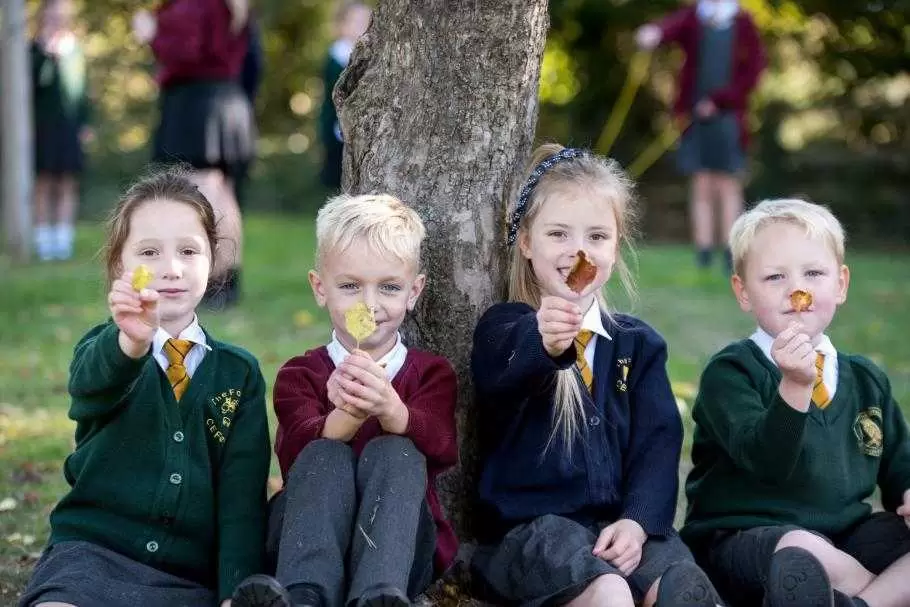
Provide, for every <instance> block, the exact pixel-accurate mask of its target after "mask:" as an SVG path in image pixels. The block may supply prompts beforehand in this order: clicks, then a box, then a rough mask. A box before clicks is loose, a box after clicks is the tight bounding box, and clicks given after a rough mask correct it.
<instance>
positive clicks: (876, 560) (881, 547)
mask: <svg viewBox="0 0 910 607" xmlns="http://www.w3.org/2000/svg"><path fill="white" fill-rule="evenodd" d="M841 547H842V548H843V549H844V551H845V552H848V553H849V554H851V555H852V556H855V557H856V559H857V560H858V561H859V562H860V563H862V564H863V565H864V566H865V567H866V568H867V569H868V570H869V571H871V572H872V574H875V575H877V577H874V578H873V579H872V581H871V582H870V583H869V585H868V586H866V587H865V588H864V589H863V590H862V591H861V592H860V593H859V595H858V596H859V597H860V598H861V599H863V600H865V601H866V602H867V603H868V604H869V605H870V607H879V606H887V605H910V584H908V583H907V579H908V578H910V529H908V528H907V525H906V524H905V523H904V520H903V519H902V518H901V517H899V516H897V515H896V514H894V513H893V512H879V513H876V514H874V515H872V516H871V517H869V519H868V520H866V521H865V522H864V523H862V524H860V525H859V526H857V528H856V529H854V530H853V532H852V533H850V535H849V536H848V537H847V538H846V540H845V541H844V542H843V543H842V545H841ZM851 596H852V595H851Z"/></svg>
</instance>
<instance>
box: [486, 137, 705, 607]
mask: <svg viewBox="0 0 910 607" xmlns="http://www.w3.org/2000/svg"><path fill="white" fill-rule="evenodd" d="M532 162H533V164H532V166H533V167H534V168H533V170H532V171H531V174H530V177H529V178H528V181H527V183H526V185H525V187H524V189H523V190H522V192H521V195H520V197H519V199H518V202H517V204H516V205H515V208H514V210H513V212H512V215H511V221H510V224H509V237H510V238H509V244H511V245H512V256H511V268H510V281H509V300H510V301H509V302H507V303H499V304H495V305H494V306H493V307H491V308H490V309H489V310H487V312H486V313H485V314H484V315H483V317H482V318H481V319H480V323H479V324H478V326H477V329H476V331H475V334H474V350H473V354H472V362H471V368H472V371H473V377H474V385H475V387H476V389H477V398H478V407H479V415H480V420H479V424H478V427H479V429H480V435H481V461H482V468H481V477H480V489H479V494H480V509H481V516H480V517H479V519H480V521H481V522H482V525H483V528H482V529H481V536H482V541H483V544H484V545H483V546H481V547H479V548H478V550H477V554H476V555H475V558H474V562H473V567H474V570H475V571H476V572H477V574H478V575H479V577H480V578H481V579H482V580H483V581H484V582H486V584H487V585H488V586H489V587H490V589H491V590H492V592H493V593H494V594H496V595H497V597H498V598H501V599H504V600H507V601H509V602H513V603H521V604H527V605H543V604H563V603H567V604H571V605H573V606H580V605H597V606H598V607H603V606H604V605H609V606H615V607H632V605H633V604H634V603H633V601H640V602H641V603H642V604H643V605H646V606H653V605H655V602H656V604H657V605H659V606H660V607H673V606H682V605H688V606H695V605H697V606H703V607H714V606H715V605H716V604H718V603H719V602H720V601H719V599H718V597H717V594H716V592H715V591H714V588H713V586H712V585H711V582H710V581H709V580H708V578H707V577H706V576H705V574H704V573H703V572H702V571H701V569H699V568H698V566H696V565H695V562H694V560H693V558H692V555H691V554H690V552H689V550H688V549H687V548H686V546H685V545H684V544H683V543H682V541H681V540H680V539H679V536H678V535H677V534H676V532H675V531H674V529H673V518H674V512H675V509H676V494H677V489H678V477H677V467H678V465H679V454H680V448H681V444H682V422H681V420H680V415H679V411H678V409H677V407H676V400H675V399H674V397H673V393H672V392H671V390H670V381H669V379H668V378H667V371H666V367H665V366H666V361H667V347H666V344H665V342H664V340H663V339H662V338H661V337H660V335H658V334H657V332H656V331H654V329H652V328H651V327H649V326H648V325H647V324H645V323H644V322H642V321H641V320H638V319H637V318H633V317H631V316H626V315H622V314H611V313H608V312H607V308H606V299H605V297H604V295H603V293H602V290H601V289H602V287H603V286H604V285H605V284H606V282H607V280H608V279H609V278H610V276H611V274H612V272H613V268H614V267H616V268H618V270H619V274H620V276H621V278H622V280H623V282H624V283H625V284H626V285H631V282H630V281H631V277H630V275H629V272H628V268H627V267H626V265H625V263H624V261H623V259H622V256H621V255H620V247H621V245H625V244H628V240H629V235H630V233H631V230H632V226H631V225H630V224H631V220H632V218H633V217H634V215H635V212H634V207H633V200H632V183H631V181H630V179H629V178H628V177H627V176H626V175H625V173H623V171H622V170H621V169H620V168H619V167H618V165H617V164H616V163H615V162H613V161H611V160H607V159H604V158H599V157H596V156H594V155H592V154H591V153H590V152H587V151H582V150H576V149H567V148H561V147H560V146H553V145H547V146H543V147H541V148H540V149H539V150H538V151H537V153H536V154H535V156H534V159H533V160H532ZM583 258H584V259H587V260H589V261H588V263H590V264H593V266H588V267H587V271H586V272H585V271H582V272H581V273H576V272H575V271H572V268H573V267H575V266H576V265H577V264H579V263H580V260H581V259H583ZM584 274H587V277H586V278H585V277H584Z"/></svg>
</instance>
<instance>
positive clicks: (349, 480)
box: [275, 439, 357, 607]
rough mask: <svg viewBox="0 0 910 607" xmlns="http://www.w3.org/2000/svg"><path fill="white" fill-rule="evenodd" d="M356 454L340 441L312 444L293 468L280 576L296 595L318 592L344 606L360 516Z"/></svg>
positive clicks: (331, 603) (287, 490) (335, 606)
mask: <svg viewBox="0 0 910 607" xmlns="http://www.w3.org/2000/svg"><path fill="white" fill-rule="evenodd" d="M354 467H355V461H354V452H353V451H352V450H351V448H350V447H349V446H348V445H346V444H345V443H342V442H341V441H333V440H327V439H321V440H317V441H313V442H312V443H310V444H308V445H307V446H306V447H305V448H304V449H303V451H301V452H300V455H299V456H297V460H296V461H295V462H294V465H293V466H292V467H291V471H290V473H289V474H288V482H287V485H286V486H285V488H284V491H285V495H286V501H285V510H284V515H283V520H282V528H281V540H280V543H279V548H278V568H277V571H276V573H275V576H276V577H277V578H278V581H279V582H281V584H282V585H283V586H284V587H285V588H287V589H288V592H289V593H290V594H291V596H292V597H295V598H296V595H297V594H301V593H305V594H311V592H312V590H313V589H314V588H315V589H318V591H319V593H320V594H321V595H322V598H323V600H324V601H325V602H326V604H327V605H329V606H330V607H338V606H340V605H343V604H344V603H343V601H344V563H345V554H347V551H348V546H349V544H350V543H351V521H352V520H353V518H354V513H355V512H356V500H357V494H356V487H355V484H354V478H355V476H354V475H355V471H354Z"/></svg>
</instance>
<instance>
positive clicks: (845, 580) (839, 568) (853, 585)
mask: <svg viewBox="0 0 910 607" xmlns="http://www.w3.org/2000/svg"><path fill="white" fill-rule="evenodd" d="M784 548H802V549H803V550H806V551H807V552H809V553H810V554H812V556H814V557H815V558H816V559H818V561H819V562H820V563H821V565H822V567H824V569H825V572H826V573H827V574H828V579H829V580H830V581H831V586H832V587H833V588H834V589H835V590H839V591H840V592H843V593H844V594H846V595H847V596H856V595H857V594H859V593H860V591H862V590H863V589H864V588H865V587H866V586H868V585H869V583H870V582H872V580H873V579H875V576H874V575H872V573H870V572H869V571H868V570H866V568H865V567H863V566H862V565H861V564H860V562H859V561H857V560H856V559H855V558H853V557H852V556H850V555H849V554H847V553H846V552H843V551H841V550H838V549H837V548H836V547H835V546H834V545H833V544H831V543H830V542H829V541H827V540H826V539H824V538H823V537H821V536H819V535H816V534H814V533H811V532H809V531H802V530H800V531H789V532H787V533H786V534H785V535H784V536H783V537H781V539H780V541H779V542H778V543H777V546H776V547H775V549H774V551H775V552H778V551H780V550H783V549H784Z"/></svg>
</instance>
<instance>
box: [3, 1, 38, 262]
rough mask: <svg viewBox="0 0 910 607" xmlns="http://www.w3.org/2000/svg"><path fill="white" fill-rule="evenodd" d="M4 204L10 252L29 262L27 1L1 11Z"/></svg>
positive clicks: (12, 3) (9, 3) (11, 3)
mask: <svg viewBox="0 0 910 607" xmlns="http://www.w3.org/2000/svg"><path fill="white" fill-rule="evenodd" d="M0 6H2V8H3V11H2V17H0V18H2V27H0V136H2V142H0V157H2V165H0V187H2V190H0V202H2V207H3V221H2V223H3V226H4V228H5V230H4V231H5V233H6V239H5V240H6V252H7V253H8V254H9V255H10V256H11V257H12V258H13V259H14V260H16V261H20V262H25V261H28V258H29V253H30V252H31V235H32V220H31V208H32V201H31V190H32V131H31V128H32V117H31V116H32V114H31V107H32V105H31V103H32V102H31V91H32V81H31V76H30V75H29V53H28V44H29V42H28V28H27V25H26V24H27V20H26V10H25V0H4V2H3V4H2V5H0Z"/></svg>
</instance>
